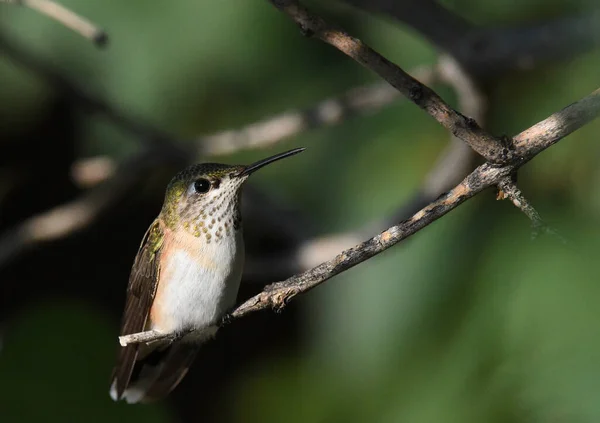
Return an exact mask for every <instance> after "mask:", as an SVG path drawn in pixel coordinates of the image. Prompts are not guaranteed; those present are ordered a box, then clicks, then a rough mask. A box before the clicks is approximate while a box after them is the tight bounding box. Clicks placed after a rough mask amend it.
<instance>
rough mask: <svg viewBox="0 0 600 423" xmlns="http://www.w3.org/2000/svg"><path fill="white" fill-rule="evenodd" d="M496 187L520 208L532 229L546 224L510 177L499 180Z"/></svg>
mask: <svg viewBox="0 0 600 423" xmlns="http://www.w3.org/2000/svg"><path fill="white" fill-rule="evenodd" d="M498 188H500V189H501V190H502V192H503V193H504V195H505V196H506V197H508V198H509V199H510V201H511V202H512V203H513V204H514V206H515V207H516V208H518V209H519V210H521V211H522V212H523V213H525V215H526V216H527V217H528V218H529V219H531V224H532V225H533V228H534V230H537V229H539V228H542V227H545V226H546V224H545V223H544V221H543V220H542V217H541V216H540V214H539V213H538V212H537V210H536V209H534V208H533V206H532V205H531V204H529V201H527V199H526V198H525V196H524V195H523V193H522V192H521V190H520V189H519V188H518V187H517V184H515V183H514V182H513V181H512V179H511V178H510V177H507V178H504V179H503V180H501V181H500V183H499V184H498Z"/></svg>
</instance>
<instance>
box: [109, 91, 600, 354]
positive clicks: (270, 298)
mask: <svg viewBox="0 0 600 423" xmlns="http://www.w3.org/2000/svg"><path fill="white" fill-rule="evenodd" d="M595 93H597V91H595ZM599 103H600V96H597V95H594V94H592V95H590V96H588V97H586V98H584V99H583V100H581V101H579V102H577V103H574V104H572V105H570V106H569V107H567V108H565V109H563V110H561V111H560V112H557V113H555V114H553V115H552V116H551V117H549V118H548V119H545V120H544V121H542V122H540V123H538V124H536V125H534V126H532V127H531V128H529V129H527V130H526V131H524V132H522V133H521V134H525V133H532V131H534V128H537V127H539V126H540V125H541V124H542V123H543V122H553V124H552V125H551V127H552V128H553V129H552V131H551V132H552V137H551V139H552V142H550V141H547V140H548V139H550V138H549V134H548V132H547V131H542V130H539V131H536V134H537V135H536V136H532V137H530V138H529V139H528V140H527V141H523V142H521V143H520V150H519V151H520V152H521V155H520V156H519V157H518V158H517V160H515V161H513V162H512V163H510V164H508V165H505V166H495V165H492V164H490V163H485V164H483V165H481V166H479V167H478V168H477V169H475V170H474V171H473V172H472V173H471V174H470V175H469V176H467V177H466V178H465V179H464V180H463V181H462V182H461V183H460V184H458V185H457V186H456V187H454V188H453V189H452V190H450V191H449V192H448V193H446V194H444V195H442V196H441V197H440V198H438V199H437V200H435V201H433V202H432V203H430V204H429V205H428V206H426V207H424V208H423V209H421V210H420V211H419V212H417V213H416V214H415V215H414V216H412V217H411V218H410V219H408V220H405V221H403V222H400V223H399V224H397V225H395V226H392V227H390V228H389V229H387V230H386V231H384V232H382V233H380V234H379V235H377V236H374V237H373V238H371V239H369V240H367V241H365V242H362V243H360V244H358V245H356V246H354V247H352V248H349V249H347V250H345V251H342V252H341V253H340V254H338V255H337V256H336V257H334V258H333V259H331V260H328V261H326V262H323V263H321V264H320V265H318V266H316V267H314V268H312V269H310V270H307V271H306V272H303V273H300V274H298V275H295V276H292V277H291V278H289V279H287V280H285V281H282V282H277V283H274V284H271V285H268V286H267V287H266V288H265V289H264V290H263V291H262V292H260V293H259V294H257V295H255V296H254V297H252V298H250V299H248V300H247V301H245V302H244V303H243V304H241V305H240V306H239V307H237V308H236V309H235V310H234V311H233V312H232V313H231V314H230V315H229V316H227V317H226V319H225V322H228V321H231V320H233V319H237V318H240V317H243V316H246V315H248V314H250V313H253V312H255V311H259V310H263V309H266V308H273V309H275V310H280V309H282V308H283V307H285V306H286V305H287V303H288V302H289V301H290V300H292V299H293V298H294V297H295V296H297V295H298V294H302V293H304V292H307V291H309V290H311V289H312V288H314V287H316V286H318V285H320V284H321V283H323V282H325V281H326V280H328V279H330V278H332V277H333V276H335V275H338V274H340V273H342V272H344V271H346V270H348V269H350V268H351V267H354V266H356V265H357V264H359V263H361V262H363V261H365V260H368V259H369V258H371V257H373V256H375V255H377V254H379V253H381V252H383V251H385V250H387V249H388V248H390V247H392V246H393V245H396V244H397V243H399V242H400V241H402V240H404V239H406V238H408V237H409V236H411V235H413V234H414V233H416V232H418V231H420V230H421V229H423V228H425V227H426V226H428V225H430V224H431V223H433V222H434V221H436V220H437V219H439V218H440V217H442V216H443V215H445V214H446V213H448V212H449V211H451V210H453V209H455V208H456V207H458V206H459V205H460V204H462V203H463V202H465V201H466V200H468V199H469V198H472V197H473V196H475V195H476V194H478V193H480V192H481V191H483V190H484V189H486V188H488V187H490V186H494V185H498V184H500V183H501V182H502V181H504V180H505V178H507V177H509V176H510V175H511V174H512V173H513V172H515V171H516V170H518V169H519V167H521V166H522V165H523V164H524V163H527V162H528V161H529V160H531V159H532V158H533V157H534V156H536V155H537V154H539V153H540V152H541V151H543V150H544V149H546V148H548V147H549V146H551V145H553V144H554V143H556V142H557V141H558V140H560V139H562V138H564V137H565V136H567V135H569V134H570V133H571V132H573V131H575V130H577V129H579V128H581V127H582V126H583V125H585V124H586V123H588V122H590V121H591V120H592V119H594V118H596V117H598V115H599V114H600V107H599V106H598V104H599ZM582 108H584V109H585V110H583V109H582ZM573 110H580V111H581V114H580V117H579V118H577V116H576V115H574V114H573V113H572V112H573ZM561 122H562V124H561ZM517 138H518V136H517ZM172 337H173V334H147V333H144V332H142V333H140V334H131V335H125V336H121V337H120V338H119V342H120V343H121V345H128V344H135V343H138V342H140V341H139V339H143V342H153V341H157V340H162V339H166V338H172Z"/></svg>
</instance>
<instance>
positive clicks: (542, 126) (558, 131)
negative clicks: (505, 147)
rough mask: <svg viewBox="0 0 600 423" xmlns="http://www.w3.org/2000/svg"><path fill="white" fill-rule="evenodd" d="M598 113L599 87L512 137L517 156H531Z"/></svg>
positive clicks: (599, 104) (595, 116) (599, 108)
mask: <svg viewBox="0 0 600 423" xmlns="http://www.w3.org/2000/svg"><path fill="white" fill-rule="evenodd" d="M598 113H600V89H597V90H596V91H594V92H592V93H591V94H590V95H588V96H587V97H585V98H583V99H581V100H579V101H577V102H575V103H573V104H571V105H569V106H567V107H565V108H564V109H562V110H561V111H559V112H556V113H554V114H553V115H551V116H549V117H548V118H546V119H544V120H543V121H541V122H539V123H537V124H535V125H534V126H532V127H531V128H528V129H526V130H524V131H523V132H521V133H520V134H518V135H516V136H515V137H514V138H513V142H514V147H515V152H516V154H517V156H518V157H526V156H529V157H533V156H535V155H536V154H537V153H539V152H540V151H542V150H545V149H546V148H548V147H550V146H551V145H553V144H554V143H556V142H558V141H559V140H560V139H561V138H562V137H564V136H565V135H564V134H565V133H566V134H570V133H571V132H573V131H576V130H577V129H579V128H581V127H582V126H583V125H585V124H587V123H588V122H590V121H592V120H594V119H596V118H597V117H598Z"/></svg>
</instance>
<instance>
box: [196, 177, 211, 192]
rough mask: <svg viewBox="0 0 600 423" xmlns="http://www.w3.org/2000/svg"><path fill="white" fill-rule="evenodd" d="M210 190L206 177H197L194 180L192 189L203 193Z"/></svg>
mask: <svg viewBox="0 0 600 423" xmlns="http://www.w3.org/2000/svg"><path fill="white" fill-rule="evenodd" d="M209 190H210V182H209V181H208V179H198V180H197V181H196V182H194V191H196V192H197V193H198V194H204V193H205V192H208V191H209Z"/></svg>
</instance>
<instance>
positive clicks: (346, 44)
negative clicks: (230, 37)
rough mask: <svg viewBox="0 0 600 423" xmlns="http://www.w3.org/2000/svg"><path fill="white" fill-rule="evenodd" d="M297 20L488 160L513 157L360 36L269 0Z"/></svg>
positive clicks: (286, 1) (291, 0) (293, 4)
mask: <svg viewBox="0 0 600 423" xmlns="http://www.w3.org/2000/svg"><path fill="white" fill-rule="evenodd" d="M269 1H270V2H271V3H272V4H273V5H274V6H275V7H277V8H278V9H279V10H281V11H282V12H284V13H285V14H286V15H288V16H289V17H290V18H292V19H293V20H294V22H296V23H297V24H298V25H299V26H300V28H301V30H302V32H303V33H304V34H305V35H306V36H314V37H317V38H319V39H320V40H322V41H324V42H325V43H327V44H330V45H331V46H333V47H335V48H337V49H338V50H340V51H341V52H343V53H344V54H346V55H348V56H349V57H351V58H352V59H354V60H356V61H357V62H358V63H360V64H361V65H363V66H364V67H366V68H367V69H370V70H372V71H373V72H375V73H377V74H378V75H379V76H381V77H382V78H383V79H385V80H386V81H387V82H388V83H390V84H391V85H392V86H393V87H394V88H396V89H397V90H398V91H400V92H401V93H402V94H403V95H405V96H406V97H407V98H409V99H410V100H411V101H412V102H413V103H415V104H416V105H418V106H419V107H420V108H422V109H423V110H425V111H426V112H427V113H428V114H429V115H430V116H432V117H433V118H434V119H435V120H436V121H437V122H439V123H440V124H441V125H442V126H443V127H444V128H446V129H448V130H449V131H450V132H451V133H452V134H454V135H455V136H457V137H458V138H460V139H461V140H463V141H465V142H466V143H467V144H469V146H471V148H473V150H475V151H476V152H477V153H479V154H480V155H482V156H483V157H484V158H485V159H486V160H487V161H489V162H491V163H496V164H502V163H505V162H507V161H508V160H510V158H511V151H510V150H509V149H508V148H507V145H506V143H505V142H504V140H502V139H500V138H496V137H494V136H492V135H490V134H488V133H487V132H486V131H484V130H483V129H481V127H480V126H479V125H478V124H477V122H476V121H475V120H474V119H472V118H469V117H465V116H463V115H462V114H461V113H459V112H457V111H456V110H454V109H452V107H450V106H449V105H448V104H447V103H446V102H445V101H444V100H442V98H441V97H440V96H439V95H437V94H436V93H435V92H434V91H433V90H431V89H430V88H428V87H427V86H425V85H423V84H421V83H420V82H419V81H417V80H415V79H414V78H412V77H411V76H410V75H408V74H407V73H406V72H404V71H403V70H402V69H401V68H399V67H398V66H397V65H395V64H394V63H392V62H390V61H389V60H388V59H386V58H385V57H383V56H381V55H380V54H379V53H377V52H376V51H375V50H373V49H372V48H370V47H369V46H367V45H366V44H365V43H363V42H362V41H360V40H359V39H357V38H354V37H352V36H350V35H348V34H347V33H345V32H344V31H342V30H340V29H337V28H334V27H333V26H330V25H329V24H327V23H326V22H325V21H324V20H323V19H322V18H321V17H320V16H318V15H315V14H313V13H311V12H309V11H308V10H307V9H306V8H304V7H303V6H301V5H300V4H299V3H298V2H297V1H296V0H269Z"/></svg>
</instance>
